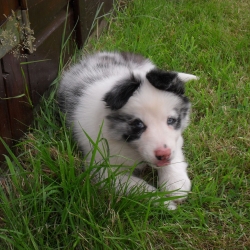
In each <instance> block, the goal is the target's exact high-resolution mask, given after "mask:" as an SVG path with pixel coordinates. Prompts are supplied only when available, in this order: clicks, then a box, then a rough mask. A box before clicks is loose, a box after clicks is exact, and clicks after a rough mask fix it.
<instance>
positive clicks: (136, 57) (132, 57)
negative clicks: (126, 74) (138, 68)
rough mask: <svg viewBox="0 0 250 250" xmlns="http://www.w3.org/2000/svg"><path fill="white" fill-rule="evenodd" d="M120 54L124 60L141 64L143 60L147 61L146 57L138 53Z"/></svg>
mask: <svg viewBox="0 0 250 250" xmlns="http://www.w3.org/2000/svg"><path fill="white" fill-rule="evenodd" d="M121 55H122V57H123V58H124V60H125V61H132V62H135V63H138V64H142V63H143V62H146V61H147V59H146V58H145V57H143V56H142V55H140V54H134V53H130V52H121Z"/></svg>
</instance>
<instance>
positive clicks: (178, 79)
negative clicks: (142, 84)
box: [146, 69, 198, 95]
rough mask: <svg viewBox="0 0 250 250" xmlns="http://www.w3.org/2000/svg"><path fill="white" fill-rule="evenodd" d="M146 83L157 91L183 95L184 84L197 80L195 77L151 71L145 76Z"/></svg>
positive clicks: (156, 70) (157, 70) (171, 72)
mask: <svg viewBox="0 0 250 250" xmlns="http://www.w3.org/2000/svg"><path fill="white" fill-rule="evenodd" d="M146 77H147V79H148V81H149V82H150V83H151V84H152V85H153V86H154V87H155V88H157V89H160V90H165V91H169V92H173V93H175V94H177V95H183V94H184V92H185V88H184V83H185V82H188V81H190V80H198V77H197V76H194V75H190V74H185V73H178V72H173V71H163V70H159V69H153V70H151V71H149V72H148V73H147V75H146Z"/></svg>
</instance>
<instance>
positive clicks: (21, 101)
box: [0, 0, 113, 161]
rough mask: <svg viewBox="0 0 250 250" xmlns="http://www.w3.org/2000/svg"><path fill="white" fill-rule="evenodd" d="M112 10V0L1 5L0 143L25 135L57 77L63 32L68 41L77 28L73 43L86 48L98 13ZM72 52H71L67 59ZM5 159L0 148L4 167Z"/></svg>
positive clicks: (1, 0) (29, 0) (20, 0)
mask: <svg viewBox="0 0 250 250" xmlns="http://www.w3.org/2000/svg"><path fill="white" fill-rule="evenodd" d="M112 4H113V0H53V1H51V0H7V1H6V0H0V65H1V66H0V137H2V138H3V139H4V141H5V142H6V143H7V144H8V145H9V146H12V145H13V143H14V142H15V141H16V140H18V139H19V138H20V137H21V136H22V135H23V133H24V132H25V131H26V130H27V127H28V126H29V125H30V124H31V122H32V113H33V112H32V111H33V107H34V106H36V105H37V104H38V102H39V99H40V97H41V95H42V94H43V93H44V92H45V91H46V90H47V89H48V87H49V85H50V84H51V82H52V81H53V80H54V79H55V78H56V77H57V74H58V67H59V56H60V52H61V43H62V36H63V33H64V30H66V34H65V36H66V37H67V36H68V35H69V34H70V33H71V31H72V30H73V29H74V28H75V29H74V30H75V32H74V33H73V38H74V40H75V41H76V43H77V45H78V47H79V48H80V47H82V45H83V44H84V42H85V40H86V38H87V36H88V34H89V32H90V29H91V27H92V23H93V20H94V18H95V16H96V13H97V10H99V15H103V14H104V13H107V12H108V11H109V10H110V9H111V8H112ZM66 20H67V22H66ZM65 23H67V25H66V29H65ZM34 38H35V39H34ZM72 52H73V49H72V48H70V49H69V53H68V56H70V54H71V53H72ZM3 154H6V149H5V147H4V145H3V144H2V143H1V142H0V161H2V160H3V159H4V157H3Z"/></svg>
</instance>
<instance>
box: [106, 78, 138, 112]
mask: <svg viewBox="0 0 250 250" xmlns="http://www.w3.org/2000/svg"><path fill="white" fill-rule="evenodd" d="M140 85H141V81H140V80H139V79H136V78H135V76H134V75H131V77H130V78H128V79H124V80H122V81H120V82H118V83H117V85H116V86H115V87H114V88H113V89H111V90H110V91H109V92H108V93H106V94H105V96H104V98H103V101H105V102H106V106H107V107H109V108H110V109H111V110H118V109H120V108H122V107H123V106H124V105H125V104H126V103H127V101H128V99H129V98H130V97H131V96H132V95H133V93H134V92H135V91H136V90H137V89H138V88H139V86H140Z"/></svg>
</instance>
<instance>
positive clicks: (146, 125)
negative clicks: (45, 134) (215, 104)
mask: <svg viewBox="0 0 250 250" xmlns="http://www.w3.org/2000/svg"><path fill="white" fill-rule="evenodd" d="M196 79H197V77H196V76H194V75H190V74H185V73H177V72H169V71H162V70H160V69H158V68H157V67H156V66H155V65H154V64H153V63H152V62H151V61H150V60H148V59H146V58H144V57H143V56H141V55H138V54H132V53H119V52H99V53H96V54H93V55H88V56H86V57H83V58H82V60H81V61H80V62H79V63H78V64H76V65H74V66H73V67H72V68H70V69H69V70H68V71H66V72H65V73H64V74H63V76H62V80H61V83H60V85H59V89H58V102H59V106H60V108H61V110H62V111H63V112H64V113H65V114H66V121H67V123H68V125H70V126H71V127H72V130H73V134H74V137H75V139H76V140H77V142H78V145H79V147H80V149H81V150H82V151H83V152H84V153H85V154H87V153H89V152H90V151H91V149H92V145H91V143H90V142H89V140H88V139H87V137H86V135H85V133H87V134H88V135H89V136H90V137H91V138H92V139H93V140H94V141H95V140H96V139H97V136H98V133H99V131H100V126H101V125H102V124H103V127H102V138H106V139H107V141H108V144H109V152H110V156H111V157H110V164H111V166H120V165H122V168H121V169H122V170H123V173H122V174H120V175H118V177H117V181H116V188H117V190H121V188H123V187H124V188H125V187H126V191H128V192H129V190H130V189H131V188H133V187H135V186H138V187H140V188H142V189H143V190H144V191H147V192H154V191H156V188H155V187H153V186H151V185H149V184H148V183H146V182H145V181H144V180H142V179H140V178H137V177H135V176H130V175H129V174H126V173H124V170H128V173H129V172H131V171H130V170H131V169H130V168H131V167H130V168H129V167H128V166H135V165H137V166H136V168H142V167H144V166H145V165H146V164H148V165H150V166H152V167H153V168H155V169H157V171H158V176H159V177H158V186H159V188H160V190H162V191H174V192H172V193H171V195H172V196H178V195H181V196H186V195H187V192H188V191H190V189H191V181H190V179H189V177H188V175H187V170H186V169H187V166H188V165H187V163H186V162H185V159H184V155H183V152H182V146H183V138H182V132H183V130H184V129H185V128H186V127H187V125H188V121H189V113H190V107H191V104H190V102H189V100H188V98H187V97H185V96H184V83H185V82H187V81H189V80H196ZM83 131H84V132H83ZM100 148H101V142H100ZM89 157H91V154H89ZM95 159H96V161H102V160H103V155H101V154H100V153H99V152H97V155H96V158H95ZM110 168H111V169H112V167H110ZM107 175H108V171H107V170H104V174H103V175H102V178H106V177H107ZM183 199H185V197H184V198H179V199H176V200H175V201H174V202H173V201H171V202H166V205H167V206H168V207H169V209H175V208H176V203H177V202H180V201H182V200H183Z"/></svg>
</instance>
